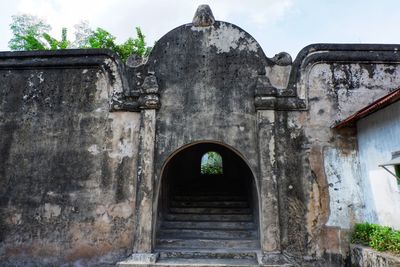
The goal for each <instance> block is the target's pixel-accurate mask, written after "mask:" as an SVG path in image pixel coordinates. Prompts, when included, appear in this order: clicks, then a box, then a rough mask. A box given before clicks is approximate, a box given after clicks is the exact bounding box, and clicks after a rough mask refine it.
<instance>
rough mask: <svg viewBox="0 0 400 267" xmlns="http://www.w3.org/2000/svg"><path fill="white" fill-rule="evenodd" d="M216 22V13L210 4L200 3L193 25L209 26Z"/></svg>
mask: <svg viewBox="0 0 400 267" xmlns="http://www.w3.org/2000/svg"><path fill="white" fill-rule="evenodd" d="M214 22H215V19H214V15H213V13H212V11H211V8H210V6H209V5H200V6H199V7H198V8H197V10H196V13H195V14H194V17H193V26H195V27H207V26H211V25H213V24H214Z"/></svg>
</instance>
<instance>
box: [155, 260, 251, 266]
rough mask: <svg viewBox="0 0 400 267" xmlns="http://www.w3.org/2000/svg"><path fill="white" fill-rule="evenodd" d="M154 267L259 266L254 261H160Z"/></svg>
mask: <svg viewBox="0 0 400 267" xmlns="http://www.w3.org/2000/svg"><path fill="white" fill-rule="evenodd" d="M155 266H164V267H178V266H179V267H182V266H193V267H217V266H218V267H228V266H236V267H253V266H259V264H258V262H257V260H254V259H180V258H173V259H160V260H158V261H157V263H156V264H155Z"/></svg>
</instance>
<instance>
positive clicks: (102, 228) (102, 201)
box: [0, 50, 140, 266]
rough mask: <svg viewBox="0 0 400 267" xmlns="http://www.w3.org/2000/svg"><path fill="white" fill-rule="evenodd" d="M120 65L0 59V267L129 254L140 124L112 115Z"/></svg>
mask: <svg viewBox="0 0 400 267" xmlns="http://www.w3.org/2000/svg"><path fill="white" fill-rule="evenodd" d="M118 64H120V63H119V62H118V59H116V58H115V55H114V54H112V53H110V52H108V51H102V50H96V51H58V52H34V53H1V54H0V136H1V138H0V151H1V152H0V162H1V164H0V214H1V215H0V262H2V264H0V265H2V266H4V265H6V266H7V265H10V266H16V265H20V266H24V264H29V263H30V264H32V263H35V262H36V263H37V264H40V265H49V266H55V265H61V264H63V263H70V264H72V263H76V264H79V263H80V264H86V263H91V264H93V263H97V264H99V265H102V266H103V265H104V264H107V263H114V262H115V261H116V260H117V259H121V258H123V257H125V256H126V255H127V254H128V253H130V252H131V248H132V227H133V215H134V208H135V206H134V199H135V188H134V181H135V180H134V179H133V178H134V177H135V175H134V174H135V173H136V160H137V156H136V155H137V146H138V130H139V119H140V117H139V114H138V113H130V112H110V99H111V98H112V95H113V94H114V93H115V92H120V91H122V90H123V89H124V88H123V86H124V82H123V81H122V77H121V75H122V74H123V71H124V69H123V68H121V67H120V66H119V65H118Z"/></svg>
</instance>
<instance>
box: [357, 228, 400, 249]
mask: <svg viewBox="0 0 400 267" xmlns="http://www.w3.org/2000/svg"><path fill="white" fill-rule="evenodd" d="M351 242H353V243H356V244H361V245H365V246H370V247H371V248H373V249H376V250H378V251H389V252H392V253H395V254H400V231H396V230H394V229H392V228H390V227H388V226H381V225H377V224H371V223H367V222H366V223H358V224H356V225H355V227H354V232H353V234H352V236H351Z"/></svg>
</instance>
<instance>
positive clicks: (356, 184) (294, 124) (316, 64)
mask: <svg viewBox="0 0 400 267" xmlns="http://www.w3.org/2000/svg"><path fill="white" fill-rule="evenodd" d="M398 48H399V47H398V46H389V45H386V46H385V45H330V44H322V45H318V44H317V45H311V46H309V47H306V48H305V49H303V50H302V52H301V53H300V54H299V56H298V57H297V59H296V61H295V62H294V64H293V67H292V73H291V78H290V81H289V86H288V88H291V87H292V88H296V89H297V92H298V96H299V97H300V98H304V99H305V100H306V102H307V109H306V110H305V111H304V112H280V120H281V121H282V125H283V126H284V127H285V129H284V130H283V132H286V135H284V136H285V139H281V140H280V141H281V142H282V145H281V149H282V152H280V153H282V154H283V155H288V156H287V158H286V160H285V161H282V165H281V166H282V167H281V168H279V169H280V170H281V171H282V173H283V175H281V181H282V185H281V186H282V190H284V191H286V192H288V194H289V195H291V192H292V191H294V190H297V189H296V188H299V187H300V188H302V189H303V192H304V195H303V197H304V198H301V199H298V200H296V202H294V203H298V204H297V206H296V205H294V204H293V206H294V207H293V209H305V210H306V212H305V222H304V227H306V229H307V234H308V237H307V247H308V253H311V254H314V255H317V256H324V255H325V256H326V257H327V258H329V259H333V258H340V257H342V259H343V258H345V257H346V255H347V254H348V242H349V232H350V230H351V228H352V225H354V223H355V222H362V221H365V220H368V216H367V213H368V212H369V211H368V210H366V209H365V207H366V206H365V203H366V202H365V198H366V197H368V196H366V195H365V194H366V192H365V191H364V190H363V188H362V184H363V180H364V179H365V177H363V176H362V175H361V174H360V167H359V158H358V149H357V135H356V134H357V132H356V129H355V128H354V127H350V128H345V129H341V130H333V129H332V128H331V127H332V126H333V125H335V123H337V122H338V121H340V120H342V119H344V118H346V117H348V116H349V115H351V114H352V113H354V112H355V111H358V110H359V109H361V108H362V107H364V106H366V105H368V104H369V103H371V102H373V101H374V100H376V99H377V98H379V97H382V96H384V95H386V94H387V93H389V92H390V91H392V90H394V89H396V88H398V87H399V86H400V79H399V75H398V73H399V72H400V66H399V64H398V63H397V62H398V55H397V50H398ZM293 68H294V69H293ZM291 82H293V83H292V85H291ZM285 144H291V146H290V147H287V146H286V148H285ZM300 151H301V152H300ZM299 159H300V160H299ZM299 177H302V178H299ZM283 195H285V194H283ZM291 202H293V201H291ZM289 207H290V206H289ZM282 221H285V220H282ZM299 221H300V218H299ZM290 227H293V226H291V225H289V226H288V229H289V230H290ZM296 227H299V226H296ZM292 233H293V232H292ZM284 238H285V237H284ZM287 242H288V243H287V244H288V245H289V244H290V245H291V244H293V241H291V237H290V235H288V237H287ZM289 247H290V246H289ZM335 255H336V256H335Z"/></svg>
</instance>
